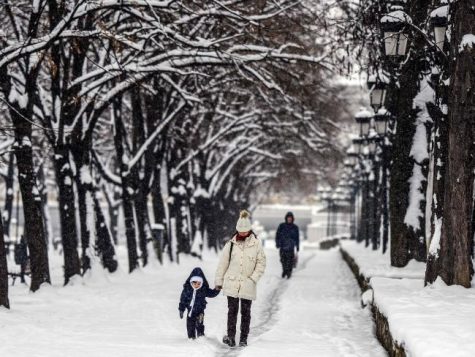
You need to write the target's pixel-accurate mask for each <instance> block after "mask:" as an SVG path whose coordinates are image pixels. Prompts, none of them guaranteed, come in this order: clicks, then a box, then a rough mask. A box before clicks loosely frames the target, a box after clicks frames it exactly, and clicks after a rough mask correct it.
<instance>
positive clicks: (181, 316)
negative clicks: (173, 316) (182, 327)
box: [180, 310, 183, 319]
mask: <svg viewBox="0 0 475 357" xmlns="http://www.w3.org/2000/svg"><path fill="white" fill-rule="evenodd" d="M182 318H183V311H181V310H180V319H182Z"/></svg>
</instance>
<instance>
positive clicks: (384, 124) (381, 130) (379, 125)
mask: <svg viewBox="0 0 475 357" xmlns="http://www.w3.org/2000/svg"><path fill="white" fill-rule="evenodd" d="M373 119H374V128H375V130H376V132H377V133H378V135H379V136H380V137H384V136H386V133H387V131H388V121H389V112H388V110H387V109H386V108H381V109H379V110H378V111H377V112H376V114H375V115H374V118H373Z"/></svg>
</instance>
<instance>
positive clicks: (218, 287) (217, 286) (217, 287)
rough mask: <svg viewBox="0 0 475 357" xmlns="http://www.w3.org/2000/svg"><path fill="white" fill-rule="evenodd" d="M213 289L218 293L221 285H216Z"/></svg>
mask: <svg viewBox="0 0 475 357" xmlns="http://www.w3.org/2000/svg"><path fill="white" fill-rule="evenodd" d="M214 288H215V289H216V290H218V291H220V290H221V289H222V288H223V287H222V286H221V285H216V286H215V287H214Z"/></svg>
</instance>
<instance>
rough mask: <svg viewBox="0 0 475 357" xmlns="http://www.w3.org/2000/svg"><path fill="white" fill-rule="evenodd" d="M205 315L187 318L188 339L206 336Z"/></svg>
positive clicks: (194, 315)
mask: <svg viewBox="0 0 475 357" xmlns="http://www.w3.org/2000/svg"><path fill="white" fill-rule="evenodd" d="M204 319H205V314H204V313H201V314H192V315H191V316H187V317H186V329H187V331H188V338H196V337H197V336H198V337H200V336H204V335H205V325H204Z"/></svg>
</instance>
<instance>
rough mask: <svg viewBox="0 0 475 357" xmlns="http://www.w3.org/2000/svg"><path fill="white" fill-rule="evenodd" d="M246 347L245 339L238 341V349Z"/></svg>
mask: <svg viewBox="0 0 475 357" xmlns="http://www.w3.org/2000/svg"><path fill="white" fill-rule="evenodd" d="M246 346H247V338H241V340H240V341H239V347H246Z"/></svg>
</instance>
